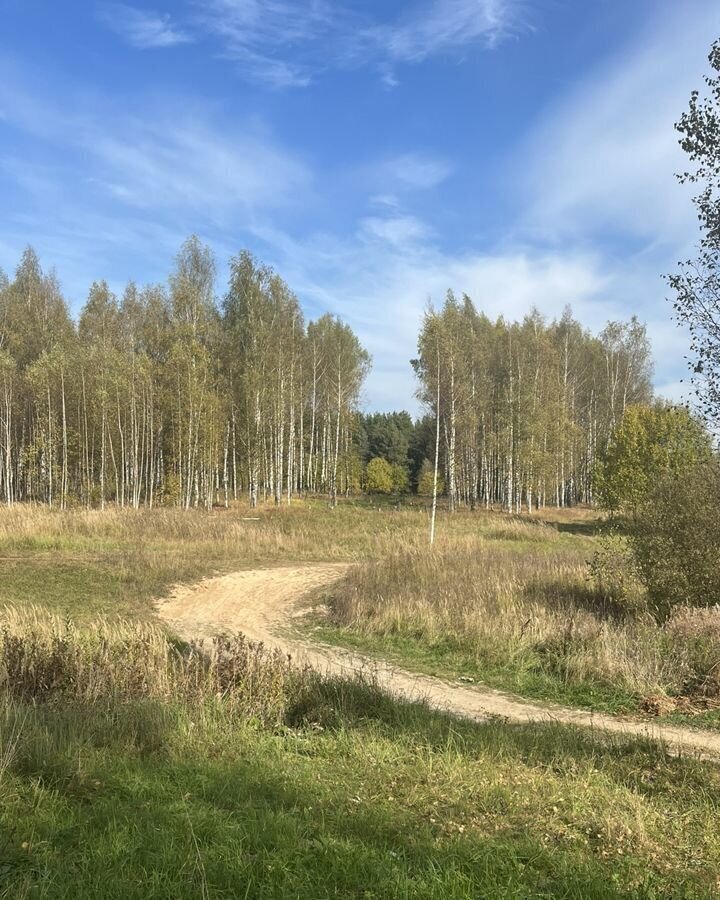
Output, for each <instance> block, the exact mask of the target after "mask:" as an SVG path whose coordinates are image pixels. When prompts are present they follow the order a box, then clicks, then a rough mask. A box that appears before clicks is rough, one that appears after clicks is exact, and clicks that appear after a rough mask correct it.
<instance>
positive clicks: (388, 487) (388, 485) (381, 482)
mask: <svg viewBox="0 0 720 900" xmlns="http://www.w3.org/2000/svg"><path fill="white" fill-rule="evenodd" d="M365 486H366V488H367V491H368V493H370V494H391V493H392V491H393V467H392V466H391V465H390V463H389V462H388V461H387V460H386V459H382V457H379V456H376V457H375V459H371V460H370V462H369V463H368V464H367V469H366V470H365Z"/></svg>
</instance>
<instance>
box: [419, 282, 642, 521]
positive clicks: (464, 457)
mask: <svg viewBox="0 0 720 900" xmlns="http://www.w3.org/2000/svg"><path fill="white" fill-rule="evenodd" d="M418 351H419V352H418V358H417V359H416V360H414V362H413V365H414V367H415V371H416V373H417V376H418V379H419V385H420V387H419V397H420V399H421V401H422V402H423V403H424V404H425V406H426V407H427V408H428V409H429V410H430V411H431V414H432V416H433V419H434V420H436V422H437V424H438V426H439V427H438V430H437V440H438V443H439V447H438V450H439V451H440V452H439V456H440V460H441V465H442V472H441V477H442V476H444V478H443V480H444V485H445V488H446V491H447V494H448V497H449V502H450V507H451V509H452V508H454V507H455V506H456V505H457V504H464V505H467V506H470V507H475V506H476V505H478V504H482V505H484V506H486V507H489V506H492V505H495V504H497V505H500V506H502V507H504V508H505V509H508V510H510V511H515V512H519V511H520V510H521V508H522V507H523V505H525V506H526V507H527V508H528V510H529V509H532V508H533V506H535V507H540V506H543V505H545V504H554V505H557V506H566V505H572V504H575V503H579V502H583V503H592V502H593V478H594V471H595V468H596V464H597V459H598V454H599V453H601V452H603V451H604V450H606V449H607V447H608V446H609V444H610V442H611V438H612V435H613V432H614V430H615V428H616V427H617V426H618V424H619V423H620V422H621V421H622V419H623V415H624V413H625V410H626V409H627V408H628V407H630V406H631V405H634V404H641V405H642V404H648V403H649V402H650V401H651V399H652V388H651V382H650V377H651V373H652V362H651V356H650V345H649V342H648V339H647V334H646V330H645V327H644V325H642V324H641V323H640V322H638V320H637V318H635V317H633V318H632V319H630V321H629V322H609V323H608V324H607V325H606V327H605V328H604V329H603V330H602V331H601V332H600V333H599V334H598V335H593V334H591V333H590V332H589V331H587V330H586V329H584V328H583V327H582V326H581V325H580V324H579V323H578V322H577V321H576V320H575V319H574V318H573V316H572V313H571V311H570V310H569V309H567V310H566V311H565V313H564V314H563V316H562V317H561V318H560V319H559V320H557V321H551V322H548V321H546V320H545V319H544V318H543V317H542V316H541V315H540V313H538V312H537V311H532V312H531V313H530V314H529V315H527V316H526V317H525V318H524V319H523V320H522V322H508V321H506V320H505V319H503V318H500V319H498V320H497V321H491V320H490V319H489V318H488V317H487V316H486V315H484V314H483V313H481V312H478V311H477V309H476V308H475V306H474V304H473V302H472V301H471V299H470V298H469V297H467V296H463V298H462V299H458V298H457V297H455V295H454V294H453V293H452V292H448V294H447V297H446V299H445V302H444V304H443V306H442V307H441V308H440V309H437V310H435V309H429V310H428V311H427V313H426V315H425V318H424V321H423V325H422V329H421V333H420V337H419V342H418ZM428 458H429V457H428ZM425 465H426V468H427V466H428V465H429V463H428V462H427V461H426V463H425Z"/></svg>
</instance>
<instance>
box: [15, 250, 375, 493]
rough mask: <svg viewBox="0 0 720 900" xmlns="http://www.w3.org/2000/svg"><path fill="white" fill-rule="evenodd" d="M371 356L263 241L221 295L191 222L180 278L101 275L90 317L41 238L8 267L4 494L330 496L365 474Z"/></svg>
mask: <svg viewBox="0 0 720 900" xmlns="http://www.w3.org/2000/svg"><path fill="white" fill-rule="evenodd" d="M369 366H370V358H369V356H368V354H367V352H366V351H365V350H364V349H363V347H362V346H361V345H360V342H359V341H358V339H357V337H356V335H355V334H354V333H353V332H352V330H351V329H350V328H349V327H348V326H347V325H345V324H344V323H343V322H341V321H340V320H339V319H337V318H335V317H333V316H331V315H324V316H322V317H321V318H319V319H318V320H317V321H314V322H308V323H306V322H305V321H304V317H303V314H302V310H301V308H300V305H299V303H298V300H297V298H296V297H295V295H294V294H293V293H292V291H291V290H290V289H289V288H288V286H287V285H286V284H285V282H284V281H283V280H282V279H281V278H280V276H279V275H278V274H277V273H276V272H274V271H273V270H272V269H270V268H269V267H267V266H264V265H262V264H260V263H259V262H258V261H257V260H256V259H255V258H254V257H253V256H252V255H251V254H250V253H248V252H246V251H242V252H240V253H239V254H238V255H237V256H235V257H234V258H233V259H232V260H231V263H230V279H229V284H228V286H227V290H226V292H225V294H224V296H223V298H222V299H221V300H220V301H218V299H217V297H216V267H215V261H214V258H213V255H212V253H211V251H210V250H209V249H208V248H207V247H205V246H203V245H202V244H201V242H200V241H199V240H198V239H197V238H195V237H191V238H190V239H188V240H187V241H186V242H185V243H184V245H183V246H182V248H181V250H180V252H179V254H178V256H177V258H176V263H175V268H174V271H173V272H172V274H171V275H170V278H169V280H168V284H167V285H150V286H147V287H144V288H139V287H137V286H136V285H135V284H134V283H130V284H128V285H127V287H126V288H125V290H124V292H123V294H122V296H121V297H117V296H115V295H114V294H113V293H112V291H111V290H110V289H109V287H108V285H107V283H106V282H105V281H96V282H95V283H93V285H92V287H91V288H90V291H89V295H88V299H87V302H86V303H85V305H84V306H83V308H82V310H81V312H80V315H79V317H78V320H77V322H75V321H74V320H73V319H72V317H71V315H70V313H69V310H68V306H67V303H66V302H65V300H64V298H63V296H62V292H61V290H60V286H59V284H58V281H57V278H56V277H55V275H54V274H52V273H50V274H47V273H44V272H43V271H42V268H41V266H40V262H39V260H38V257H37V255H36V253H35V252H34V251H33V250H32V249H30V248H29V249H27V250H26V251H25V253H24V254H23V256H22V259H21V261H20V264H19V265H18V268H17V271H16V273H15V277H14V279H13V280H12V281H11V280H9V279H8V278H7V277H6V276H4V275H2V274H1V273H0V501H4V502H5V503H7V504H12V503H14V502H16V501H39V502H45V503H48V504H50V505H51V506H60V507H65V506H67V505H68V504H69V503H71V502H81V503H83V504H86V505H88V506H89V505H98V506H100V507H104V506H105V504H106V503H109V502H113V503H117V504H119V505H121V506H133V507H139V506H141V505H148V506H152V505H153V504H156V503H161V502H164V503H168V502H169V503H175V504H178V505H182V506H184V507H190V506H199V505H205V506H208V507H209V506H211V505H212V504H213V503H217V502H224V503H228V502H229V500H231V499H237V498H238V497H240V496H242V495H243V494H246V495H247V496H248V497H249V498H250V502H251V503H252V504H253V505H255V504H256V503H257V502H258V500H259V499H265V500H266V499H273V500H274V501H275V502H278V503H279V502H280V501H281V500H282V499H283V498H287V499H288V500H289V499H291V497H292V496H293V494H294V493H296V492H303V491H313V492H325V493H327V494H328V495H329V496H330V498H331V499H332V501H333V502H334V501H335V500H336V499H337V496H338V495H339V494H341V493H343V492H346V491H348V490H349V489H350V488H351V486H352V485H353V484H355V483H356V482H357V481H358V473H357V471H356V469H357V455H356V453H355V451H354V448H353V440H354V439H353V424H354V421H355V415H356V410H357V407H358V404H359V398H360V392H361V388H362V385H363V381H364V379H365V377H366V374H367V372H368V370H369Z"/></svg>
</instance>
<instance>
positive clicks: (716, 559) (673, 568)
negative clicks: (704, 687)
mask: <svg viewBox="0 0 720 900" xmlns="http://www.w3.org/2000/svg"><path fill="white" fill-rule="evenodd" d="M719 509H720V462H719V461H718V460H717V459H715V460H713V461H712V462H711V463H708V464H701V465H698V466H695V467H694V468H693V469H691V470H689V471H688V472H686V473H685V474H684V475H683V476H682V477H681V478H674V477H665V478H663V479H661V480H660V481H659V482H658V483H657V485H656V487H655V489H654V490H653V491H652V492H651V493H650V495H649V496H648V498H647V500H646V501H645V503H643V505H642V506H641V507H640V509H639V511H638V514H637V516H636V517H635V519H634V520H633V523H632V525H631V528H630V542H631V546H632V548H633V553H634V556H635V560H636V563H637V566H638V570H639V572H640V577H641V578H642V580H643V582H644V583H645V585H646V587H647V590H648V597H649V600H650V605H651V608H652V609H653V611H654V613H655V615H656V616H657V617H658V618H660V619H666V618H667V617H668V615H669V614H670V612H671V610H672V609H673V607H675V606H680V605H684V606H691V607H703V606H713V605H715V604H718V603H720V518H719V517H718V510H719Z"/></svg>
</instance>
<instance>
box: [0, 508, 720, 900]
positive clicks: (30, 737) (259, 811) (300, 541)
mask: <svg viewBox="0 0 720 900" xmlns="http://www.w3.org/2000/svg"><path fill="white" fill-rule="evenodd" d="M250 517H252V520H250ZM255 517H258V520H257V521H255V520H254V518H255ZM547 518H548V519H550V518H551V517H549V516H548V517H547ZM426 525H427V516H426V512H425V511H424V510H422V509H406V510H401V511H396V510H394V509H392V507H389V506H388V507H382V508H381V509H379V510H378V509H377V508H375V507H372V506H370V505H369V504H359V505H351V504H347V505H341V506H340V507H339V508H338V509H336V510H333V511H331V510H329V509H327V507H326V505H325V504H322V503H319V502H318V503H313V504H297V505H296V506H294V507H292V508H290V509H287V508H280V509H274V508H272V509H271V508H264V509H261V510H260V511H258V512H254V513H250V512H249V510H247V509H244V508H242V509H235V510H231V511H225V510H219V511H216V512H215V513H213V514H212V515H208V514H206V513H199V512H198V513H194V512H193V513H182V512H179V511H174V510H155V511H143V512H135V511H131V510H126V511H108V512H106V513H104V514H101V513H99V512H84V511H73V512H67V513H56V512H49V511H47V510H42V509H23V508H16V509H13V510H10V511H3V512H2V513H0V556H2V557H3V559H2V561H0V566H1V567H2V569H1V572H2V576H3V577H2V581H1V582H0V601H1V602H2V603H3V604H5V605H6V608H5V609H4V611H3V613H2V619H3V624H4V632H3V638H2V646H1V647H0V670H1V671H2V672H3V674H4V675H5V677H4V678H3V682H2V686H1V691H2V696H1V698H0V800H1V802H0V823H1V829H0V831H1V834H0V846H2V847H3V853H2V859H1V860H0V896H4V897H8V898H10V897H12V898H15V897H28V898H29V897H47V898H68V900H69V898H75V897H84V896H94V897H101V898H106V897H107V898H117V900H120V898H126V897H128V898H133V897H137V898H138V900H139V898H141V897H142V898H158V900H159V898H166V897H169V896H172V897H173V898H176V897H177V898H185V897H187V898H194V897H201V898H220V897H234V896H240V897H243V896H247V897H260V898H266V897H267V898H270V897H272V898H281V897H282V898H285V897H297V898H308V900H309V898H313V900H314V898H319V897H322V898H325V897H366V898H371V897H376V898H385V897H407V898H415V897H420V898H423V897H432V898H438V900H439V898H474V897H478V896H488V897H515V898H525V897H529V896H532V897H569V898H578V900H581V898H583V900H584V898H593V897H597V898H603V897H615V896H617V897H620V896H623V897H627V896H632V897H638V898H639V897H642V898H661V897H669V896H672V897H688V898H690V897H697V898H700V897H703V898H704V897H708V898H709V897H712V896H716V895H717V891H718V889H720V881H719V879H720V841H719V839H718V835H717V829H716V828H715V822H716V820H717V816H718V812H719V811H720V810H719V807H720V767H717V766H715V765H712V764H708V763H704V762H702V761H700V760H696V759H693V758H691V757H689V756H681V757H680V758H672V757H671V756H669V755H668V754H667V753H666V751H665V750H664V748H663V747H662V746H660V745H657V744H654V743H650V742H646V741H642V740H636V739H633V740H628V739H626V738H623V737H621V736H607V735H605V736H604V735H601V734H599V733H594V734H593V733H589V732H585V731H583V730H580V729H576V728H572V727H561V726H558V725H555V724H534V725H523V726H518V725H511V724H508V723H507V722H502V721H489V722H486V723H483V724H480V725H477V724H473V723H464V722H462V721H459V720H456V719H453V718H450V717H448V716H445V715H443V714H441V713H438V712H433V711H432V710H430V709H429V708H428V707H426V706H425V705H423V704H422V703H415V704H407V703H401V702H397V701H394V700H392V699H390V698H389V697H387V696H386V695H384V694H383V693H382V692H380V691H379V690H378V689H377V687H376V686H374V685H373V684H372V683H370V682H369V681H368V680H367V679H365V680H363V679H359V680H358V679H356V678H345V679H342V678H340V679H338V678H329V677H323V676H319V675H317V674H314V673H313V672H311V671H299V670H297V669H295V668H293V667H292V666H288V663H287V659H286V657H285V656H284V655H283V654H282V653H280V654H275V655H273V654H270V653H267V652H262V651H260V650H258V649H257V648H256V647H254V646H250V645H248V644H247V643H246V642H244V641H242V640H220V641H218V642H216V643H215V644H214V645H213V646H212V647H210V645H209V644H208V647H207V648H206V649H208V650H210V653H209V655H208V654H207V653H199V652H197V651H195V650H193V649H192V648H190V647H188V646H187V645H186V644H184V643H182V642H181V641H178V640H177V639H176V638H174V637H173V636H171V635H169V634H168V633H167V631H166V630H165V629H164V628H163V627H162V626H161V625H160V624H157V623H156V622H155V621H154V619H155V617H156V613H155V608H154V606H153V603H152V601H153V598H157V597H160V596H165V595H167V594H169V593H170V588H171V586H172V585H173V584H175V583H177V582H193V581H197V580H198V579H200V578H202V577H205V576H208V575H211V574H214V573H224V572H233V571H241V570H243V569H248V570H250V569H257V568H258V566H270V567H273V566H279V565H281V564H282V565H284V566H285V567H286V568H287V566H288V565H290V564H292V565H295V566H296V568H297V567H299V565H300V564H302V563H310V562H314V563H318V562H322V563H324V564H330V565H329V566H327V567H328V568H333V566H335V564H337V563H343V562H345V563H354V564H356V565H353V566H351V567H350V568H349V569H348V570H347V572H346V573H345V574H343V572H342V570H341V567H337V566H335V568H334V569H333V571H335V570H337V571H338V572H339V574H340V575H341V578H340V580H339V581H336V582H335V583H334V584H333V585H331V586H330V587H328V588H327V589H324V590H323V591H322V593H321V594H320V595H318V594H317V592H316V593H315V594H314V595H313V596H312V597H311V602H312V604H313V605H315V606H316V605H317V604H318V603H321V602H323V601H328V602H329V603H330V604H331V618H330V619H328V618H327V617H322V619H319V618H318V611H317V610H316V611H315V612H314V613H313V614H312V616H311V621H310V622H309V624H308V623H307V622H306V623H305V624H303V629H304V630H305V632H306V633H307V628H308V627H309V628H315V629H317V628H318V627H320V628H321V629H322V631H321V633H322V635H323V636H324V637H328V638H329V637H331V636H334V638H333V639H334V640H336V641H343V642H345V643H351V644H356V645H358V646H360V645H362V646H366V647H370V646H374V647H375V648H376V649H377V651H378V652H383V653H385V652H390V651H392V650H393V646H395V652H396V653H397V655H398V657H400V656H402V657H403V659H405V661H406V662H407V663H408V664H409V667H410V668H413V666H415V668H417V669H418V670H420V669H422V668H425V667H427V668H430V667H431V666H433V665H434V666H436V667H437V670H438V671H441V672H442V673H443V674H447V675H454V676H455V677H457V676H459V675H466V677H469V676H467V672H468V671H471V672H472V673H474V674H473V675H472V677H474V678H476V679H478V680H480V679H484V680H485V681H487V682H488V683H495V684H496V685H497V686H500V687H507V686H508V684H512V681H511V678H512V677H517V673H518V672H520V671H523V667H524V670H525V671H527V672H531V671H532V666H533V665H535V666H536V667H537V670H536V672H535V678H536V679H540V678H543V679H545V681H544V682H543V683H544V684H545V685H546V687H545V689H544V692H543V691H541V690H539V689H537V687H535V688H533V686H532V683H531V682H529V681H528V682H527V683H525V684H524V685H522V684H518V683H516V687H518V688H519V687H524V688H525V689H526V691H525V692H526V693H527V695H528V696H535V697H538V696H545V697H552V698H555V699H557V698H558V697H562V698H564V699H565V700H566V702H577V703H578V704H581V703H583V702H584V705H585V706H590V707H593V706H594V707H595V708H603V707H604V708H608V709H613V708H617V705H620V704H619V703H618V704H617V705H616V706H615V707H613V704H612V703H611V702H610V701H609V700H608V697H609V696H612V695H611V693H610V692H611V691H616V692H617V694H618V695H619V696H622V697H623V698H625V699H624V700H623V702H624V703H626V704H627V708H633V704H638V703H639V702H640V700H641V698H642V696H643V691H644V690H646V689H657V688H658V686H660V682H659V681H658V682H649V681H646V682H641V681H640V675H639V674H638V672H640V673H641V674H642V677H646V673H647V671H649V669H648V664H647V661H646V659H645V658H644V657H643V659H640V660H636V662H635V666H636V668H635V669H632V668H631V667H630V660H631V656H632V653H633V652H634V653H635V654H636V655H637V653H638V648H639V647H641V643H640V642H641V640H642V631H641V630H640V629H641V628H644V629H646V631H647V634H648V638H647V640H648V641H650V639H652V640H654V641H659V640H660V639H661V637H662V636H663V635H664V634H665V633H666V631H667V629H661V628H660V627H659V626H655V625H650V623H649V622H644V624H642V625H640V624H638V623H637V622H630V621H621V620H620V619H618V618H616V617H613V615H611V610H609V609H608V608H606V607H603V606H602V604H601V603H600V600H601V598H600V597H599V596H597V595H595V594H594V593H593V592H594V589H593V588H592V587H591V586H588V584H587V583H586V581H585V577H584V566H585V560H586V559H587V558H589V557H590V556H591V555H592V552H593V548H594V546H595V541H596V538H595V537H594V536H593V530H594V523H593V517H592V516H591V515H590V514H588V513H587V512H583V511H579V512H576V513H574V514H573V515H571V516H568V515H562V516H554V517H552V521H550V522H549V524H547V523H546V524H542V523H539V522H535V521H528V520H522V521H518V520H514V519H510V518H507V517H504V516H502V515H499V514H495V515H493V514H486V513H484V512H483V513H477V514H470V513H460V514H457V515H456V516H454V517H452V518H450V517H449V516H448V515H446V514H444V513H443V515H442V517H441V520H440V532H439V538H438V541H437V544H436V548H435V550H434V551H433V552H432V553H428V551H427V547H426V541H427V530H426ZM321 568H322V567H321ZM58 573H59V575H58ZM503 579H504V580H503ZM561 584H564V585H565V586H566V590H565V592H560V591H559V590H558V593H557V596H553V593H552V586H553V585H555V586H556V587H558V588H559V586H560V585H561ZM380 596H383V597H385V598H386V600H387V604H388V605H387V610H386V612H387V617H386V618H383V615H382V613H383V609H382V605H381V602H380V599H379V598H380ZM463 596H466V597H467V598H468V599H466V600H465V601H464V602H463V600H462V598H463ZM593 597H594V598H595V600H596V601H597V602H598V603H599V605H598V606H597V607H593V606H592V603H591V601H593ZM361 598H365V603H366V605H365V606H363V605H362V603H361V602H360V601H361ZM405 602H407V603H409V604H411V605H409V606H408V609H407V610H405V609H404V603H405ZM473 606H477V607H478V609H477V610H476V612H475V614H474V615H473V609H472V607H473ZM528 610H533V612H534V616H535V619H536V620H537V621H535V622H533V623H531V625H528V626H525V628H524V630H523V624H524V622H525V621H526V619H525V618H521V619H520V621H515V619H514V618H513V617H518V618H519V617H521V616H526V615H527V612H528ZM68 615H69V617H70V619H71V620H72V622H69V621H66V617H67V616H68ZM491 616H493V617H494V618H495V623H496V624H495V629H494V630H493V628H492V627H491V621H490V617H491ZM99 617H102V620H101V621H98V619H99ZM413 618H414V619H415V621H416V626H415V631H414V632H412V630H411V629H410V622H411V620H412V619H413ZM591 620H592V622H593V623H596V624H594V625H593V627H594V629H595V630H594V631H590V632H589V637H588V631H589V625H588V622H590V621H591ZM388 622H393V623H394V624H393V625H392V627H390V628H388ZM568 622H572V623H573V625H572V628H568V626H567V623H568ZM88 626H89V627H88ZM563 626H564V630H563ZM528 629H531V632H530V633H531V635H532V640H533V641H538V640H540V639H543V640H547V638H548V637H549V636H551V635H552V633H553V629H554V630H555V631H556V632H558V633H559V634H561V635H562V634H564V635H565V636H566V637H565V651H564V652H565V656H566V658H567V661H568V662H567V665H566V666H565V669H561V668H555V669H553V668H550V667H549V666H548V665H547V664H544V665H545V666H546V668H543V667H542V665H539V664H538V662H537V660H538V659H540V662H541V663H542V657H541V655H540V654H539V653H537V650H536V649H535V648H536V645H535V644H533V643H532V642H531V640H530V639H527V640H526V635H527V634H528ZM613 629H614V630H613ZM653 629H654V630H653ZM403 630H405V636H404V637H403V640H406V641H407V646H406V647H404V646H403V644H402V642H401V640H400V636H401V635H403ZM521 632H522V633H521ZM443 635H444V637H445V639H447V638H450V637H454V639H455V641H456V643H457V645H458V646H460V647H461V648H462V647H463V646H464V647H465V648H466V650H463V652H467V653H468V660H469V662H463V665H468V666H469V665H472V666H473V668H471V669H469V670H468V669H466V668H461V667H460V666H459V665H458V660H459V659H460V657H459V656H458V653H459V651H458V649H457V646H455V647H451V645H450V644H448V643H445V644H443V643H442V641H440V638H441V637H442V636H443ZM623 635H624V636H625V638H626V640H628V641H629V640H630V636H631V635H634V639H635V640H636V641H637V642H638V643H637V644H636V645H635V649H634V650H633V648H632V646H630V645H629V644H628V647H627V649H626V650H625V654H626V656H625V659H626V662H625V664H624V667H623V666H620V665H619V664H617V661H618V660H621V659H622V658H623V657H622V655H621V654H620V652H619V650H617V648H613V647H612V646H611V645H612V643H613V641H615V642H616V643H619V636H623ZM663 639H664V638H663ZM667 639H668V640H669V638H667ZM675 640H677V638H675ZM492 641H495V644H494V645H493V644H492ZM593 641H596V642H598V646H599V647H602V648H605V649H604V650H603V654H600V653H599V651H598V649H597V647H595V646H594V645H593ZM373 642H376V643H375V644H374V645H373ZM393 642H395V645H394V644H393ZM463 642H464V644H463ZM514 645H516V647H517V649H516V654H515V659H516V660H517V664H515V663H512V664H510V663H506V664H504V668H503V667H502V666H499V665H497V662H496V663H495V665H496V667H497V668H496V671H500V673H501V675H502V677H500V676H497V678H496V681H494V682H493V675H492V673H493V668H492V665H491V664H490V662H489V660H491V659H493V657H490V655H489V650H488V648H490V649H491V648H492V647H493V646H494V648H495V649H494V652H495V654H496V656H495V657H494V659H495V660H498V659H499V658H500V657H501V655H502V653H503V652H505V653H507V648H511V647H512V646H514ZM656 646H658V647H659V646H660V645H659V644H658V645H656ZM449 647H450V649H448V648H449ZM472 648H474V649H472ZM425 653H427V659H426V660H425V657H424V654H425ZM532 653H536V656H535V657H532V655H531V654H532ZM583 654H584V655H583ZM573 655H574V657H575V658H576V661H575V662H574V663H573V664H572V665H570V661H571V660H572V659H573ZM648 658H650V652H649V651H648ZM511 659H512V657H511ZM533 659H535V660H536V661H535V662H534V663H533V662H532V660H533ZM593 659H595V660H599V662H596V663H595V665H596V668H595V669H593V668H592V667H591V660H593ZM424 660H425V661H424ZM608 661H610V662H612V663H613V665H616V664H617V665H616V668H610V664H609V662H608ZM410 664H412V665H410ZM513 666H514V667H513ZM603 666H605V668H602V667H603ZM659 671H664V670H662V669H659ZM628 673H629V674H628ZM537 683H538V682H537V681H536V682H535V684H536V685H537ZM563 691H565V693H562V692H563ZM583 691H585V692H586V699H585V700H584V701H583V699H582V698H583V693H582V692H583ZM698 718H702V717H698Z"/></svg>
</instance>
